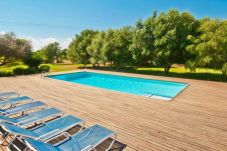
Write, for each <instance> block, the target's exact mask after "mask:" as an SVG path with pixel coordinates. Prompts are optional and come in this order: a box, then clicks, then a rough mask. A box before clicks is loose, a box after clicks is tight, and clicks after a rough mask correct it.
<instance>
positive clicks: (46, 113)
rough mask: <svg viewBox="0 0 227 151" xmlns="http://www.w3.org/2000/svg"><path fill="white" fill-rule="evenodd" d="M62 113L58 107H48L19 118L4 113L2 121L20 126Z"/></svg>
mask: <svg viewBox="0 0 227 151" xmlns="http://www.w3.org/2000/svg"><path fill="white" fill-rule="evenodd" d="M60 114H63V113H62V112H61V111H60V110H58V109H56V108H48V109H44V110H40V111H36V112H32V113H30V114H27V115H25V116H22V117H19V118H10V117H7V116H4V115H0V122H1V121H3V122H7V123H10V124H14V125H18V126H26V125H29V124H32V123H35V122H38V121H41V120H43V119H46V118H49V117H53V116H58V115H60Z"/></svg>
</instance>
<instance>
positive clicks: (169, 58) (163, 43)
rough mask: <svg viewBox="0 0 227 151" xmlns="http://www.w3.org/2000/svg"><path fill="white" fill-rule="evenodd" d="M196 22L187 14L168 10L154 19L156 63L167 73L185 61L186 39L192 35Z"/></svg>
mask: <svg viewBox="0 0 227 151" xmlns="http://www.w3.org/2000/svg"><path fill="white" fill-rule="evenodd" d="M196 25H197V24H196V20H195V19H194V17H193V16H191V15H190V14H189V13H186V12H184V13H179V12H178V11H177V10H170V11H169V12H168V13H167V14H165V13H161V14H160V15H159V16H158V17H157V18H156V19H155V28H154V32H153V33H154V37H155V42H154V45H155V51H156V56H157V57H156V62H157V63H158V64H159V65H161V66H163V67H164V68H165V72H166V73H168V72H169V69H170V68H171V66H172V64H183V63H185V61H186V55H185V54H186V47H187V45H188V44H189V42H188V40H187V37H188V36H189V35H193V34H194V31H195V29H196Z"/></svg>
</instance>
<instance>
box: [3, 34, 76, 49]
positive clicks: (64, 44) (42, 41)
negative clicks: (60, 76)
mask: <svg viewBox="0 0 227 151" xmlns="http://www.w3.org/2000/svg"><path fill="white" fill-rule="evenodd" d="M6 33H7V32H5V31H0V35H4V34H6ZM23 38H25V39H27V40H29V41H31V42H32V47H33V50H34V51H36V50H40V49H41V48H42V47H44V46H46V45H48V44H49V43H53V42H58V43H60V46H61V48H63V49H64V48H68V46H69V44H70V42H71V41H72V38H65V39H58V38H54V37H48V38H35V37H23Z"/></svg>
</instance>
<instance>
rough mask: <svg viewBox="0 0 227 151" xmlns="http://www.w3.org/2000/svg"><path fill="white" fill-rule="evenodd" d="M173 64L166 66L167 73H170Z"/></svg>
mask: <svg viewBox="0 0 227 151" xmlns="http://www.w3.org/2000/svg"><path fill="white" fill-rule="evenodd" d="M171 66H172V65H168V66H166V67H164V69H165V73H166V74H168V73H169V70H170V68H171Z"/></svg>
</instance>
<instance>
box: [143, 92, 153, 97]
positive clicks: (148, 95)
mask: <svg viewBox="0 0 227 151" xmlns="http://www.w3.org/2000/svg"><path fill="white" fill-rule="evenodd" d="M144 96H145V97H148V98H151V97H153V94H152V93H147V92H146V93H145V94H144Z"/></svg>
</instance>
